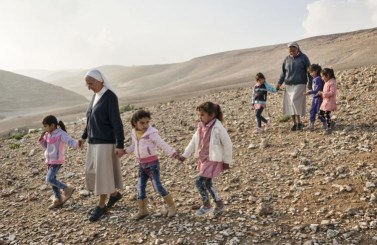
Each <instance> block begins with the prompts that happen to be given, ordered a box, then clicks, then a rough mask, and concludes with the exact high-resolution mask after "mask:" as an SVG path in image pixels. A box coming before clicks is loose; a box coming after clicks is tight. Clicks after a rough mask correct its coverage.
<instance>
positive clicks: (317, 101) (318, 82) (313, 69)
mask: <svg viewBox="0 0 377 245" xmlns="http://www.w3.org/2000/svg"><path fill="white" fill-rule="evenodd" d="M321 71H322V67H321V66H320V65H317V64H312V65H310V66H309V68H308V72H309V74H310V76H312V77H313V85H312V86H313V89H312V90H309V91H308V92H306V93H305V95H310V94H312V95H313V101H312V108H311V109H310V123H309V129H311V130H313V129H314V122H315V117H316V115H317V114H318V112H319V108H320V107H321V104H322V97H321V96H320V95H319V92H321V91H323V84H324V82H323V80H322V78H321ZM324 125H325V124H324Z"/></svg>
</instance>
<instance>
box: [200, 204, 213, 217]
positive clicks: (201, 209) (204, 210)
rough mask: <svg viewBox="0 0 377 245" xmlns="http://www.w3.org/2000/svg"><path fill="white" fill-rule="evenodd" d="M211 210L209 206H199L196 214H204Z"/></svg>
mask: <svg viewBox="0 0 377 245" xmlns="http://www.w3.org/2000/svg"><path fill="white" fill-rule="evenodd" d="M211 211H212V207H211V206H201V207H200V208H199V210H198V211H196V215H198V216H204V215H206V214H208V213H210V212H211Z"/></svg>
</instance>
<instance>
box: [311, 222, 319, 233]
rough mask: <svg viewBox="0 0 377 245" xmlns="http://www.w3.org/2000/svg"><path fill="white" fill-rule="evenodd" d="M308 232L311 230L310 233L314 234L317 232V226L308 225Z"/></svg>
mask: <svg viewBox="0 0 377 245" xmlns="http://www.w3.org/2000/svg"><path fill="white" fill-rule="evenodd" d="M310 230H312V232H314V233H316V232H317V230H318V224H311V225H310Z"/></svg>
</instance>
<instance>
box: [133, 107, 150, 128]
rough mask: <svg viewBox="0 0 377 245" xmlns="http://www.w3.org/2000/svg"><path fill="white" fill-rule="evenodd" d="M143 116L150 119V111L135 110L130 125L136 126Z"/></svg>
mask: <svg viewBox="0 0 377 245" xmlns="http://www.w3.org/2000/svg"><path fill="white" fill-rule="evenodd" d="M144 117H147V118H149V119H151V113H150V112H149V111H144V110H138V111H137V112H135V113H134V114H133V115H132V117H131V125H132V127H133V128H134V127H136V123H137V122H138V121H139V120H140V119H142V118H144Z"/></svg>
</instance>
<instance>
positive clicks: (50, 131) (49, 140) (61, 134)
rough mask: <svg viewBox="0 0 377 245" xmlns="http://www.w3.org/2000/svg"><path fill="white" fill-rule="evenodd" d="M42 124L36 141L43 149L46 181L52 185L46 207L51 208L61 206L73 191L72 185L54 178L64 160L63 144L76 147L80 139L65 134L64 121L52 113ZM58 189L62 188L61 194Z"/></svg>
mask: <svg viewBox="0 0 377 245" xmlns="http://www.w3.org/2000/svg"><path fill="white" fill-rule="evenodd" d="M42 124H43V130H44V131H43V133H42V135H41V137H39V140H38V141H39V143H40V144H41V145H42V147H43V148H44V149H45V153H44V155H45V157H46V163H47V169H48V171H47V176H46V182H47V183H48V184H50V185H51V186H52V191H53V193H54V196H55V198H54V200H53V201H52V204H51V205H50V206H49V207H48V208H49V209H53V208H57V207H60V206H62V205H63V204H64V203H65V202H66V201H67V200H68V199H69V198H70V197H71V196H72V194H73V192H74V191H75V188H74V187H72V186H70V185H67V184H65V183H63V182H61V181H59V180H58V179H57V178H56V176H57V174H58V172H59V170H60V168H61V167H62V165H63V164H64V161H65V157H64V145H66V144H67V145H68V146H69V147H71V148H75V149H76V148H79V147H81V145H82V141H81V140H74V139H72V138H71V137H70V136H69V135H68V134H67V131H66V128H65V125H64V123H63V122H62V121H61V120H58V119H57V118H56V117H55V116H53V115H49V116H47V117H45V118H44V119H43V121H42ZM58 126H59V128H58ZM60 190H63V196H62V194H61V192H60Z"/></svg>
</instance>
